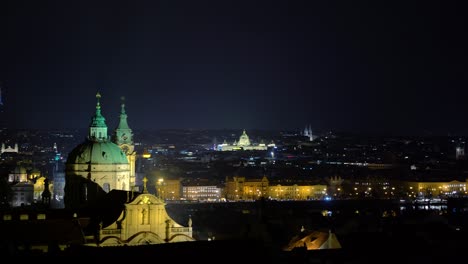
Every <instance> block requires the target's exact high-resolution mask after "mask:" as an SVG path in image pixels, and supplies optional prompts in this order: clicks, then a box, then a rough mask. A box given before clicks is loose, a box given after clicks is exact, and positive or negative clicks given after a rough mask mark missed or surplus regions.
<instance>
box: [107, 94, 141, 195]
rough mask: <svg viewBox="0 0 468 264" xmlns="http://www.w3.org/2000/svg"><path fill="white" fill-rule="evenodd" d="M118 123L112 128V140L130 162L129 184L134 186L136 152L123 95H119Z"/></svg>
mask: <svg viewBox="0 0 468 264" xmlns="http://www.w3.org/2000/svg"><path fill="white" fill-rule="evenodd" d="M121 99H122V103H121V105H120V115H119V125H118V126H117V128H116V129H115V130H114V135H113V140H112V141H113V142H114V143H115V144H117V145H118V146H119V147H120V148H121V149H122V150H123V152H124V153H125V156H126V157H127V160H128V163H129V164H130V186H135V171H136V168H135V162H136V152H135V143H134V142H133V131H132V129H131V128H130V127H129V126H128V122H127V113H126V111H125V97H123V96H122V97H121Z"/></svg>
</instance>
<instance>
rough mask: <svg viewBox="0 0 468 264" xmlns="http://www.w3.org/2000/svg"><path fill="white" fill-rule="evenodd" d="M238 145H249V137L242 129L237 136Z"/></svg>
mask: <svg viewBox="0 0 468 264" xmlns="http://www.w3.org/2000/svg"><path fill="white" fill-rule="evenodd" d="M237 145H238V146H241V147H243V146H250V139H249V136H247V133H246V132H245V129H244V131H243V132H242V135H241V136H240V138H239V142H238V143H237Z"/></svg>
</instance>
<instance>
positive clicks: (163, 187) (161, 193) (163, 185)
mask: <svg viewBox="0 0 468 264" xmlns="http://www.w3.org/2000/svg"><path fill="white" fill-rule="evenodd" d="M180 190H181V184H180V179H163V178H159V179H158V181H157V182H156V192H157V196H158V197H159V198H161V199H163V200H180V198H181V195H180Z"/></svg>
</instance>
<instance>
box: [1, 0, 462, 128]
mask: <svg viewBox="0 0 468 264" xmlns="http://www.w3.org/2000/svg"><path fill="white" fill-rule="evenodd" d="M462 3H463V1H459V2H453V1H440V2H434V1H328V0H327V1H313V0H307V1H286V0H285V1H273V0H267V1H253V0H249V1H241V0H235V1H227V0H217V1H200V0H197V1H194V0H187V1H177V0H168V1H156V0H152V1H120V0H115V1H2V3H1V4H0V15H1V18H0V33H1V35H0V36H1V37H0V40H1V43H0V82H1V85H2V87H3V88H2V100H3V103H4V113H5V114H7V116H8V119H7V124H8V127H11V128H39V129H49V128H50V129H68V128H74V129H75V128H77V129H83V130H84V131H85V130H86V129H87V126H88V125H89V122H90V120H91V116H92V115H93V111H94V107H95V94H96V93H97V92H98V91H99V92H100V93H101V94H102V98H101V103H102V107H103V108H102V113H103V115H104V116H105V117H106V119H107V124H108V126H109V127H112V128H113V127H114V126H115V125H116V124H117V121H118V119H117V118H118V112H119V108H120V106H119V105H120V98H121V97H122V96H124V97H125V98H126V105H127V113H128V115H129V125H130V126H131V127H132V128H133V129H134V130H138V129H170V128H184V129H185V128H193V129H224V128H233V129H244V128H245V129H281V130H292V129H302V128H303V127H304V126H306V125H308V124H310V125H311V126H312V128H313V129H314V130H341V131H350V132H356V133H361V132H362V133H401V134H407V133H416V134H418V133H428V132H429V133H439V134H447V133H455V134H463V135H468V103H467V98H468V97H467V95H468V92H466V91H467V89H468V75H467V70H468V69H467V68H468V67H467V61H468V60H467V59H468V56H467V48H468V41H467V30H466V18H465V17H466V10H467V9H466V7H465V6H462V5H461V4H462Z"/></svg>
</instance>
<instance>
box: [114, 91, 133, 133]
mask: <svg viewBox="0 0 468 264" xmlns="http://www.w3.org/2000/svg"><path fill="white" fill-rule="evenodd" d="M121 99H122V104H121V105H120V121H119V126H118V127H117V129H130V128H129V127H128V123H127V113H125V97H123V96H122V97H121Z"/></svg>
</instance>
